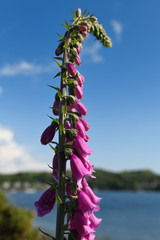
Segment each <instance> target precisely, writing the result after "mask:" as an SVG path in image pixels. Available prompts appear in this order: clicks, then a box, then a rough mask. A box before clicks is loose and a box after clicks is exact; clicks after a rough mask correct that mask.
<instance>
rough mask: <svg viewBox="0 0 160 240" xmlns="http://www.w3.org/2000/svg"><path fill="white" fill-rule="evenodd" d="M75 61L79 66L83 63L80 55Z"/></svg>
mask: <svg viewBox="0 0 160 240" xmlns="http://www.w3.org/2000/svg"><path fill="white" fill-rule="evenodd" d="M74 61H75V64H76V65H78V66H80V65H81V59H80V57H79V56H78V55H77V56H76V57H75V59H74Z"/></svg>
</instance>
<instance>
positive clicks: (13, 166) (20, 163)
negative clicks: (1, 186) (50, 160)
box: [0, 126, 48, 173]
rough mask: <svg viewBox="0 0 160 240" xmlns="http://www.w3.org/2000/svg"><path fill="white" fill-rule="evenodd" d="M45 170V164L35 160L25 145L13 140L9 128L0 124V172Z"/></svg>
mask: <svg viewBox="0 0 160 240" xmlns="http://www.w3.org/2000/svg"><path fill="white" fill-rule="evenodd" d="M47 170H48V167H47V165H46V164H43V163H41V162H37V161H35V160H34V159H33V157H32V156H31V155H30V154H29V153H28V151H27V149H26V147H25V146H23V145H20V144H18V143H16V142H15V140H14V134H13V132H12V131H11V130H10V129H8V128H6V127H2V126H0V173H16V172H23V171H47Z"/></svg>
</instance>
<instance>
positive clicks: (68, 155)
mask: <svg viewBox="0 0 160 240" xmlns="http://www.w3.org/2000/svg"><path fill="white" fill-rule="evenodd" d="M64 152H65V156H66V157H68V158H69V157H70V155H71V153H72V152H73V149H72V148H65V150H64Z"/></svg>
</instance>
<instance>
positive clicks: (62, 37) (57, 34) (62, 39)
mask: <svg viewBox="0 0 160 240" xmlns="http://www.w3.org/2000/svg"><path fill="white" fill-rule="evenodd" d="M57 35H58V36H59V37H60V38H61V39H62V40H64V39H65V38H64V37H63V36H62V35H60V34H59V33H57Z"/></svg>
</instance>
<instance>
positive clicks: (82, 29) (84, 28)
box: [79, 25, 87, 32]
mask: <svg viewBox="0 0 160 240" xmlns="http://www.w3.org/2000/svg"><path fill="white" fill-rule="evenodd" d="M79 30H80V31H81V32H83V31H87V27H86V26H85V25H80V26H79Z"/></svg>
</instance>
